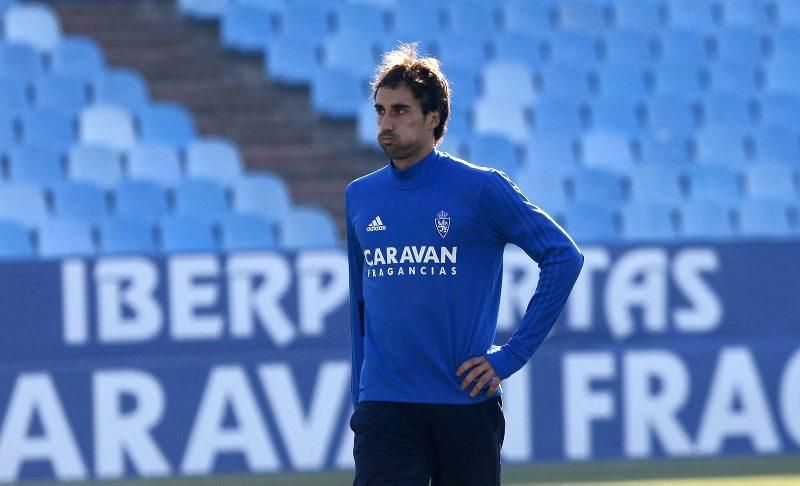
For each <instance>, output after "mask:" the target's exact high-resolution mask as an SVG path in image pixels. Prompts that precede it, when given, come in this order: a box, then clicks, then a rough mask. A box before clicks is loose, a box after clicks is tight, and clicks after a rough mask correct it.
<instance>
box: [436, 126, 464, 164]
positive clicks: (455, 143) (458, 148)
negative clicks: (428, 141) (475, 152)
mask: <svg viewBox="0 0 800 486" xmlns="http://www.w3.org/2000/svg"><path fill="white" fill-rule="evenodd" d="M437 149H438V150H439V151H440V152H447V153H448V154H450V155H453V156H455V157H458V158H461V159H466V158H468V157H469V154H468V153H467V149H466V142H464V141H463V140H462V139H460V138H458V137H455V136H453V135H451V134H450V133H449V131H448V134H447V135H446V136H445V137H444V139H442V141H441V142H440V143H439V145H438V146H437Z"/></svg>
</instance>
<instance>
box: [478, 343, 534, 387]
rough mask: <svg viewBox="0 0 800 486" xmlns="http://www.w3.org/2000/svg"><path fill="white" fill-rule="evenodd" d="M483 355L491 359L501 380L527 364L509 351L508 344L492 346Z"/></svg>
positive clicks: (490, 361) (490, 362)
mask: <svg viewBox="0 0 800 486" xmlns="http://www.w3.org/2000/svg"><path fill="white" fill-rule="evenodd" d="M483 356H484V357H485V358H486V359H487V360H488V361H489V364H491V365H492V368H494V371H495V372H497V376H499V377H500V379H501V380H505V379H506V378H508V377H509V376H511V375H513V374H514V373H516V372H517V371H518V370H519V369H520V368H522V367H523V366H525V362H522V363H520V362H519V360H518V359H516V357H515V356H514V355H513V354H512V353H511V351H509V349H508V346H507V345H504V346H492V347H491V348H489V350H488V351H486V353H484V355H483Z"/></svg>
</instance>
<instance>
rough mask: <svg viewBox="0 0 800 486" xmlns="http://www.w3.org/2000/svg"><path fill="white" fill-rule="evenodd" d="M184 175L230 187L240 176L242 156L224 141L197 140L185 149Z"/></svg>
mask: <svg viewBox="0 0 800 486" xmlns="http://www.w3.org/2000/svg"><path fill="white" fill-rule="evenodd" d="M186 174H187V175H188V176H189V177H196V178H206V179H214V180H216V181H218V182H221V183H223V184H225V185H227V186H230V185H231V184H233V183H234V182H236V181H237V180H238V179H239V178H240V177H241V176H242V156H241V155H240V154H239V149H238V148H237V147H236V146H235V145H234V144H233V143H231V142H230V141H228V140H226V139H223V138H216V137H212V138H205V139H197V140H194V141H193V142H192V143H190V144H189V145H188V146H187V147H186Z"/></svg>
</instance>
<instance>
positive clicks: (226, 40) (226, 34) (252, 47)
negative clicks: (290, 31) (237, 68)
mask: <svg viewBox="0 0 800 486" xmlns="http://www.w3.org/2000/svg"><path fill="white" fill-rule="evenodd" d="M273 35H274V27H273V23H272V16H271V15H270V13H269V12H267V11H266V10H264V9H261V8H259V7H256V6H254V5H247V4H241V3H231V4H229V5H228V6H227V7H226V8H225V11H224V12H223V13H222V17H221V22H220V38H221V39H222V45H223V46H225V47H226V48H228V49H233V50H236V51H239V52H244V53H251V54H254V53H258V52H261V51H263V50H264V49H265V47H266V46H267V44H268V43H269V40H270V39H271V37H272V36H273Z"/></svg>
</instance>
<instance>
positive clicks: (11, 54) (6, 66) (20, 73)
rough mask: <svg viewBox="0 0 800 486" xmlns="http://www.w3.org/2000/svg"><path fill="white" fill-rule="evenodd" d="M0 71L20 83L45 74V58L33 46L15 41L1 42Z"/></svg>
mask: <svg viewBox="0 0 800 486" xmlns="http://www.w3.org/2000/svg"><path fill="white" fill-rule="evenodd" d="M0 73H2V75H3V76H7V77H8V78H9V79H13V80H14V81H16V82H17V83H19V84H24V83H28V82H31V81H32V80H34V79H36V78H37V77H38V76H41V75H42V74H44V58H43V57H42V54H41V53H39V52H37V51H36V49H34V48H33V47H31V46H29V45H26V44H19V43H15V42H0Z"/></svg>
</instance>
